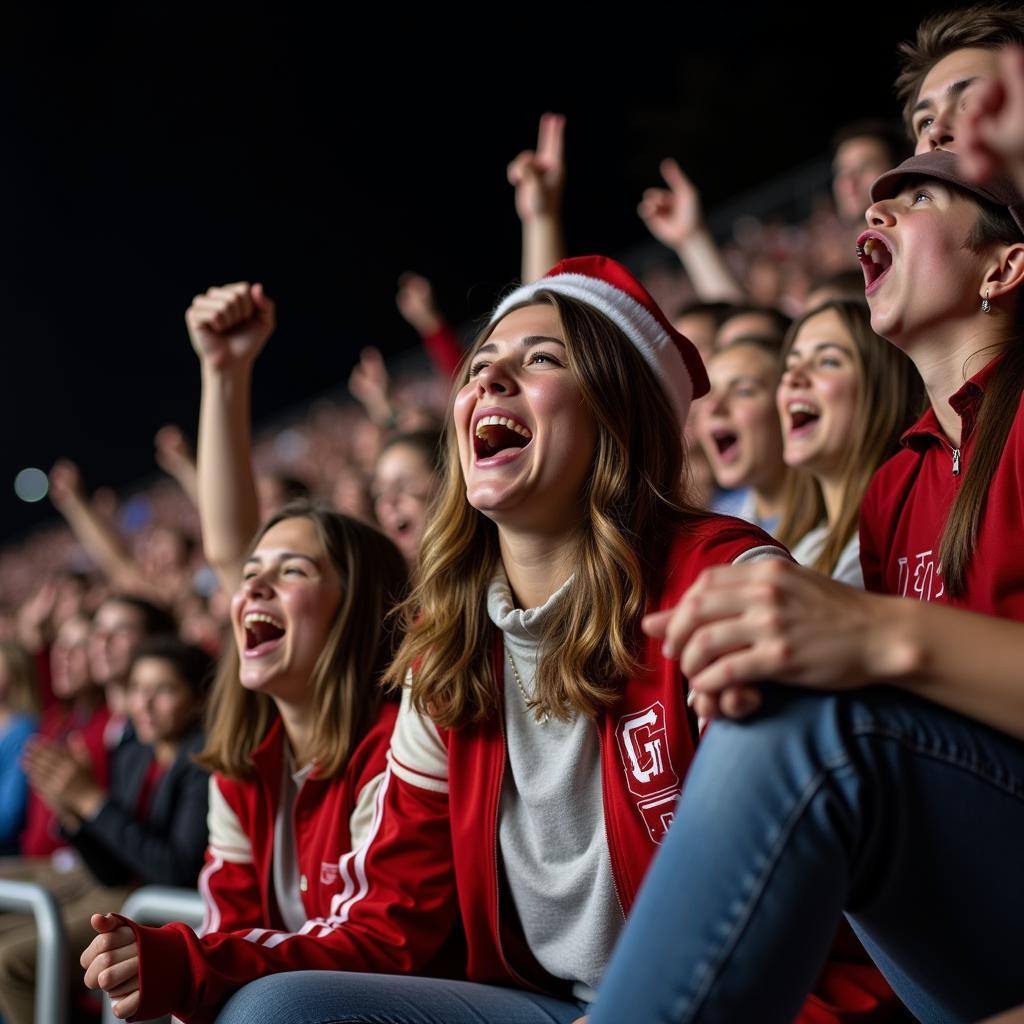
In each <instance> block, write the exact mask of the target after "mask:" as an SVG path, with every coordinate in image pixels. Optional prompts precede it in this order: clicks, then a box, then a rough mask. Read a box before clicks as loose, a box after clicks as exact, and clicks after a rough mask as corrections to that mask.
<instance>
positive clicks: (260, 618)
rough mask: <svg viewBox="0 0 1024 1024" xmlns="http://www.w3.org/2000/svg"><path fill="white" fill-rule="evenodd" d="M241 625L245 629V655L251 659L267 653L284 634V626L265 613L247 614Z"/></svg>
mask: <svg viewBox="0 0 1024 1024" xmlns="http://www.w3.org/2000/svg"><path fill="white" fill-rule="evenodd" d="M242 625H243V626H244V627H245V653H246V655H247V656H248V657H252V658H258V657H260V656H261V655H264V654H267V653H269V652H270V651H271V650H273V649H274V647H276V646H277V644H278V643H279V642H280V640H281V638H282V637H283V636H284V634H285V629H284V626H282V625H281V623H280V622H278V620H277V619H275V618H273V617H272V616H270V615H267V614H266V612H249V614H248V615H246V616H245V619H244V620H243V621H242Z"/></svg>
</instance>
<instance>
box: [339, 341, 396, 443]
mask: <svg viewBox="0 0 1024 1024" xmlns="http://www.w3.org/2000/svg"><path fill="white" fill-rule="evenodd" d="M390 387H391V382H390V379H389V377H388V368H387V367H386V366H385V365H384V357H383V356H382V355H381V354H380V351H379V350H378V349H375V348H373V347H372V346H370V347H368V348H364V349H363V351H362V352H360V354H359V362H358V363H356V365H355V368H354V369H353V370H352V373H351V374H350V375H349V378H348V389H349V391H350V392H351V394H352V397H353V398H355V399H357V400H358V401H359V402H360V403H361V405H362V406H363V408H364V409H365V410H366V414H367V416H369V417H370V419H371V420H372V421H373V422H374V423H376V424H377V425H378V426H382V427H384V426H388V425H389V424H390V422H391V418H392V416H393V415H394V410H393V409H392V408H391V401H390V398H389V392H390Z"/></svg>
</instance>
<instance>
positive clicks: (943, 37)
mask: <svg viewBox="0 0 1024 1024" xmlns="http://www.w3.org/2000/svg"><path fill="white" fill-rule="evenodd" d="M1010 44H1016V45H1017V46H1024V10H1021V8H1020V7H1019V6H1018V5H1017V4H1012V5H1011V4H1002V3H985V4H975V5H974V6H972V7H968V8H953V9H952V10H948V11H940V12H939V13H937V14H933V15H931V16H930V17H927V18H925V19H924V21H922V22H921V24H920V25H918V27H917V36H916V38H915V39H914V41H913V42H912V43H901V44H900V72H899V74H898V75H897V76H896V86H895V89H896V98H897V99H898V100H899V101H900V102H901V103H902V104H903V125H904V127H905V128H906V130H907V134H908V135H909V136H910V138H911V139H913V138H914V137H915V136H914V105H915V104H916V103H917V97H918V94H919V93H920V91H921V85H922V84H923V83H924V80H925V78H926V77H927V76H928V72H929V71H931V69H932V68H933V67H935V65H936V64H938V62H939V61H940V60H942V59H943V58H944V57H948V56H949V55H950V54H951V53H953V52H954V51H956V50H965V49H979V50H1000V49H1002V48H1003V47H1004V46H1008V45H1010Z"/></svg>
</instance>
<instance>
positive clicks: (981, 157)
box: [956, 46, 1024, 190]
mask: <svg viewBox="0 0 1024 1024" xmlns="http://www.w3.org/2000/svg"><path fill="white" fill-rule="evenodd" d="M956 131H957V140H958V142H959V147H958V152H959V156H960V166H961V168H962V169H963V172H964V174H965V175H966V176H967V177H968V178H970V179H971V180H972V181H976V182H984V181H985V180H987V179H988V178H991V177H992V176H993V175H995V174H1008V175H1010V176H1011V177H1012V178H1013V179H1014V181H1015V182H1016V184H1017V188H1018V189H1022V190H1024V49H1021V47H1019V46H1007V47H1005V48H1004V49H1003V50H1002V52H1001V53H1000V54H999V76H998V77H997V78H995V79H993V80H992V81H989V82H985V83H979V84H978V85H977V86H976V90H975V93H974V95H973V97H972V102H971V104H970V106H969V107H968V109H966V110H965V111H964V112H963V113H962V114H961V115H960V118H959V122H958V124H957V126H956Z"/></svg>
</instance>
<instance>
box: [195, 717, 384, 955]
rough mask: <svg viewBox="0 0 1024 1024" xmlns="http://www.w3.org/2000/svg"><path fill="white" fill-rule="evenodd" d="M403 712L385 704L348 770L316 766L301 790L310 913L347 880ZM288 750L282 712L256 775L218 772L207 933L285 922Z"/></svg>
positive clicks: (205, 884)
mask: <svg viewBox="0 0 1024 1024" xmlns="http://www.w3.org/2000/svg"><path fill="white" fill-rule="evenodd" d="M397 714H398V705H397V704H394V703H390V702H386V703H384V704H383V705H382V706H381V709H380V713H379V715H378V716H377V721H376V722H375V723H374V724H373V726H372V727H371V728H370V729H369V731H368V732H367V734H366V735H365V736H364V737H363V739H362V741H361V742H360V743H359V745H358V746H357V747H356V749H355V751H353V753H352V756H351V758H350V759H349V762H348V765H347V766H346V768H345V771H344V772H343V773H342V775H341V776H340V777H338V778H334V779H321V778H318V777H317V775H316V773H315V772H314V773H313V774H312V775H310V776H309V777H308V778H307V779H306V781H305V783H304V784H303V786H302V788H301V789H300V790H299V794H298V797H297V799H296V802H295V808H294V814H293V824H294V829H295V846H296V850H297V852H298V858H299V871H300V882H299V889H300V892H299V896H300V898H301V900H302V904H303V907H304V908H305V911H306V915H307V917H309V918H310V919H312V918H316V917H319V916H320V915H323V914H326V913H328V912H329V910H330V904H331V900H332V898H333V897H334V896H335V895H336V894H337V893H338V892H339V891H340V890H341V889H343V887H344V885H345V884H346V882H347V879H343V878H342V877H341V874H340V863H341V861H342V860H343V859H344V856H345V855H346V854H348V853H350V852H351V849H352V847H354V846H358V845H359V841H360V839H361V838H363V835H364V831H365V827H366V826H368V825H369V823H370V821H371V820H372V811H373V801H374V798H375V796H376V791H377V787H378V786H379V784H380V782H381V780H382V778H383V775H384V770H385V767H386V764H385V760H386V755H387V749H388V743H389V741H390V738H391V731H392V729H393V728H394V725H395V717H396V715H397ZM284 757H285V751H284V729H283V727H282V725H281V720H280V719H275V721H274V723H273V724H272V725H271V727H270V729H269V730H268V731H267V735H266V736H265V737H264V739H263V742H262V743H261V744H260V745H259V747H258V748H257V749H256V750H255V751H254V752H253V756H252V761H253V774H252V775H251V776H249V777H248V778H244V779H231V778H228V777H227V776H224V775H221V774H220V773H219V772H218V773H216V774H214V775H213V776H211V778H210V812H209V822H210V841H209V846H208V847H207V850H206V863H205V865H204V867H203V870H202V872H201V874H200V876H199V891H200V893H201V894H202V897H203V901H204V903H205V904H206V914H205V917H204V920H203V925H202V928H201V929H200V934H203V935H206V934H209V933H211V932H231V931H237V930H239V929H242V928H246V929H263V930H269V929H280V928H282V927H283V921H282V918H281V915H280V911H279V909H278V906H277V901H276V899H275V897H274V882H273V877H272V870H273V856H274V823H275V821H276V820H277V807H278V803H279V801H280V796H281V779H282V772H283V769H284Z"/></svg>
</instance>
